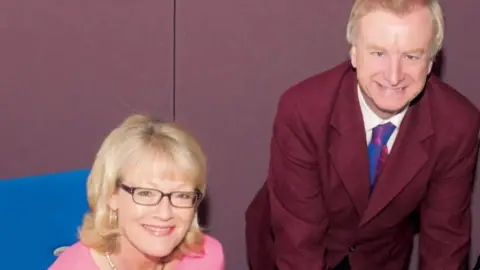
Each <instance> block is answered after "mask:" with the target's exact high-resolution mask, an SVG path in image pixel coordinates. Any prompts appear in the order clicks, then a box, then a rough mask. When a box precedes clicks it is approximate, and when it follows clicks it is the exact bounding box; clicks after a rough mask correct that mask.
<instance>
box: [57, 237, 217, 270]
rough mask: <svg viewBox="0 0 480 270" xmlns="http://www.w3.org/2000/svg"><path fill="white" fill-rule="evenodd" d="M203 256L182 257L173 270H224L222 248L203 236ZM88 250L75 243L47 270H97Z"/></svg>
mask: <svg viewBox="0 0 480 270" xmlns="http://www.w3.org/2000/svg"><path fill="white" fill-rule="evenodd" d="M204 249H205V255H202V256H198V255H195V256H187V257H184V258H183V259H182V260H181V261H180V262H179V263H178V264H177V266H176V267H175V270H224V268H225V259H224V255H223V248H222V245H221V244H220V242H218V241H217V240H216V239H214V238H212V237H210V236H207V235H205V243H204ZM98 269H99V268H98V266H97V265H96V264H95V262H94V261H93V258H92V256H91V255H90V250H89V249H88V248H87V247H86V246H84V245H83V244H82V243H80V242H77V243H76V244H74V245H72V246H71V247H69V248H67V249H66V250H65V251H64V252H62V254H61V255H60V256H59V257H58V259H57V260H56V261H55V262H54V263H53V264H52V265H51V266H50V268H48V270H98Z"/></svg>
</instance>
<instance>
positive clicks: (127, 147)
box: [79, 115, 206, 258]
mask: <svg viewBox="0 0 480 270" xmlns="http://www.w3.org/2000/svg"><path fill="white" fill-rule="evenodd" d="M151 154H153V155H154V157H158V159H155V160H156V161H157V162H158V161H160V162H162V163H164V164H161V165H160V166H161V168H162V169H163V171H162V173H165V174H166V175H169V176H171V175H174V176H179V178H180V179H181V180H183V181H188V182H189V183H192V184H193V185H194V187H195V188H196V189H198V190H199V191H200V192H201V193H202V194H204V193H205V187H206V161H205V155H204V153H203V151H202V149H201V147H200V145H199V144H198V142H197V141H196V140H195V138H193V137H192V136H191V135H190V134H189V133H188V132H187V131H185V130H184V129H182V128H181V127H179V126H178V125H176V124H173V123H166V122H161V121H158V120H155V119H153V118H151V117H148V116H144V115H132V116H130V117H128V118H127V119H126V120H125V121H124V122H123V123H121V125H120V126H118V127H117V128H115V129H114V130H113V131H112V132H111V133H110V134H109V135H108V136H107V138H106V139H105V140H104V141H103V144H102V146H101V148H100V150H99V151H98V153H97V155H96V159H95V161H94V164H93V167H92V170H91V172H90V175H89V177H88V183H87V196H88V204H89V207H90V212H89V213H87V214H86V215H85V217H84V220H83V225H82V227H81V229H80V232H79V236H80V241H81V242H82V243H83V244H84V245H86V246H88V247H90V248H92V249H94V250H96V251H97V252H101V253H103V252H114V251H115V250H116V249H117V248H118V245H119V244H118V241H117V239H118V236H119V231H118V228H117V220H116V218H117V215H116V214H117V213H116V212H115V211H113V209H111V208H110V207H109V204H108V203H109V200H110V198H111V196H112V195H113V194H114V193H115V192H117V190H118V187H119V184H120V183H121V181H122V179H123V178H124V174H125V170H126V166H127V165H128V164H129V163H131V162H132V159H138V158H141V157H142V156H146V155H151ZM152 162H153V161H152ZM132 203H133V202H132ZM196 207H197V209H198V203H197V206H196ZM202 252H203V234H202V233H201V229H200V226H199V224H198V217H197V213H196V211H195V217H194V220H193V223H192V224H191V227H190V229H189V230H188V232H187V234H186V236H185V238H184V239H183V241H182V242H181V244H180V245H179V246H178V247H177V249H176V250H175V251H174V252H173V256H175V257H177V258H181V257H182V256H184V255H185V254H188V253H202Z"/></svg>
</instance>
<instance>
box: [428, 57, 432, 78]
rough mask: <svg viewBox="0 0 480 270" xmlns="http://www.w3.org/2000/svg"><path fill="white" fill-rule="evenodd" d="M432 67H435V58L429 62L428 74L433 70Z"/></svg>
mask: <svg viewBox="0 0 480 270" xmlns="http://www.w3.org/2000/svg"><path fill="white" fill-rule="evenodd" d="M432 67H433V59H431V60H430V63H428V73H427V74H430V72H432Z"/></svg>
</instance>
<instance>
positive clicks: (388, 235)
mask: <svg viewBox="0 0 480 270" xmlns="http://www.w3.org/2000/svg"><path fill="white" fill-rule="evenodd" d="M356 87H357V81H356V74H355V71H354V70H353V69H352V67H351V65H350V63H347V62H345V63H343V64H341V65H339V66H336V67H334V68H333V69H331V70H329V71H326V72H324V73H322V74H319V75H317V76H314V77H311V78H309V79H307V80H305V81H303V82H301V83H299V84H298V85H296V86H294V87H292V88H291V89H289V90H287V91H286V92H285V93H284V94H283V95H282V96H281V98H280V102H279V105H278V111H277V114H276V117H275V121H274V130H273V138H272V140H271V153H270V155H271V156H270V165H269V173H268V178H267V180H266V183H265V185H264V187H263V188H262V189H261V190H260V191H259V192H258V194H257V195H256V197H255V199H254V200H253V202H252V203H251V204H250V206H249V207H248V210H247V213H246V240H247V249H248V256H249V262H250V264H251V268H252V269H253V270H270V269H274V267H275V266H274V265H276V267H277V268H278V269H279V270H320V269H330V268H331V267H332V266H334V265H336V264H337V263H338V262H339V261H341V259H342V258H343V257H344V256H346V255H348V256H349V258H350V263H351V266H352V269H354V270H403V269H408V264H409V258H410V254H411V248H412V242H413V241H412V238H413V234H414V222H413V221H412V213H413V212H415V211H416V210H417V209H418V211H419V215H420V220H421V221H420V269H422V270H440V269H445V270H460V269H462V268H461V267H462V265H463V264H464V263H465V262H466V259H467V254H468V251H469V247H470V227H471V214H470V201H471V192H472V184H473V183H472V182H473V178H474V177H473V175H474V167H475V163H476V155H477V142H478V132H479V126H480V115H479V112H478V110H477V109H476V108H475V106H473V105H472V104H471V103H470V102H469V101H468V100H467V99H466V98H465V97H463V96H462V95H461V94H460V93H458V92H457V91H455V90H454V89H453V88H451V87H450V86H448V85H447V84H445V83H443V82H441V81H440V80H439V79H438V78H436V77H434V76H430V77H429V79H428V81H427V84H426V87H425V91H424V92H423V94H422V95H421V97H419V98H418V99H417V100H416V101H415V102H413V104H412V105H411V107H410V108H409V110H408V111H407V113H406V115H405V118H404V119H403V122H402V124H401V126H400V127H399V133H398V135H397V138H396V141H395V144H394V145H393V149H392V151H391V153H390V155H389V157H388V159H387V161H386V164H385V165H384V168H383V173H382V175H381V176H380V178H379V179H378V180H377V182H376V185H375V189H374V190H373V192H372V193H371V194H370V190H369V176H368V175H369V174H368V160H367V159H368V157H367V156H368V154H367V144H366V137H365V136H366V135H365V129H364V124H363V119H362V114H361V111H360V105H359V101H358V95H357V90H356Z"/></svg>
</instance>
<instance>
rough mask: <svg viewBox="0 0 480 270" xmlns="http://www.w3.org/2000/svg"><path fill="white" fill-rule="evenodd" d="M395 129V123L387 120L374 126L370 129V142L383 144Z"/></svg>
mask: <svg viewBox="0 0 480 270" xmlns="http://www.w3.org/2000/svg"><path fill="white" fill-rule="evenodd" d="M394 130H395V125H394V124H392V123H390V122H387V123H385V124H381V125H378V126H376V127H375V128H374V129H373V131H372V142H374V143H375V144H377V145H385V144H386V143H387V141H388V139H389V138H390V136H391V135H392V133H393V131H394Z"/></svg>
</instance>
